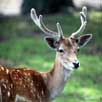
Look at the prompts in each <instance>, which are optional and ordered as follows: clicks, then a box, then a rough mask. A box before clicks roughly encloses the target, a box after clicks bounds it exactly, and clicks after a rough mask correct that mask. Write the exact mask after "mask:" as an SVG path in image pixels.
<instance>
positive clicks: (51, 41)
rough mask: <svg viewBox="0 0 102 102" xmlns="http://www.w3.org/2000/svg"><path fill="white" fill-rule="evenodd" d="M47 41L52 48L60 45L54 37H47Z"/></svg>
mask: <svg viewBox="0 0 102 102" xmlns="http://www.w3.org/2000/svg"><path fill="white" fill-rule="evenodd" d="M45 41H46V42H47V44H48V46H49V47H50V48H52V49H56V48H57V47H58V42H57V41H56V40H55V39H54V38H52V37H45Z"/></svg>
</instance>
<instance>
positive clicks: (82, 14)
mask: <svg viewBox="0 0 102 102" xmlns="http://www.w3.org/2000/svg"><path fill="white" fill-rule="evenodd" d="M86 16H87V8H86V7H85V6H84V7H83V8H82V11H81V12H80V20H81V26H80V28H79V29H78V30H77V31H76V32H74V33H72V35H71V37H73V38H76V37H77V36H78V34H80V33H82V32H83V31H84V29H85V27H86V24H87V19H86Z"/></svg>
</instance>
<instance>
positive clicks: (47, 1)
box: [22, 0, 73, 14]
mask: <svg viewBox="0 0 102 102" xmlns="http://www.w3.org/2000/svg"><path fill="white" fill-rule="evenodd" d="M56 5H57V6H56ZM63 6H64V7H68V6H73V2H72V0H24V2H23V5H22V13H23V14H29V11H30V9H31V8H36V9H37V11H38V12H39V13H47V14H48V13H56V12H58V11H60V9H61V8H62V7H63Z"/></svg>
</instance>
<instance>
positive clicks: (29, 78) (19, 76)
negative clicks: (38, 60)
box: [0, 66, 49, 102]
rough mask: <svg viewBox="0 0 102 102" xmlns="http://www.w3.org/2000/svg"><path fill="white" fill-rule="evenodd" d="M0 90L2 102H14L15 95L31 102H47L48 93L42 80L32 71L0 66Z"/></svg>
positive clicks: (39, 75) (38, 74)
mask: <svg viewBox="0 0 102 102" xmlns="http://www.w3.org/2000/svg"><path fill="white" fill-rule="evenodd" d="M0 88H1V95H2V96H0V97H1V98H2V102H14V101H15V98H16V95H19V96H23V97H25V98H27V99H30V100H31V102H48V101H47V98H48V97H49V96H48V95H49V92H48V89H47V87H46V85H45V83H44V80H43V78H42V76H41V74H40V73H38V72H36V71H33V70H28V69H8V68H4V67H3V66H0ZM0 102H1V101H0ZM20 102H21V101H20ZM27 102H28V101H27Z"/></svg>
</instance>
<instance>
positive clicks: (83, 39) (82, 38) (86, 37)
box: [78, 34, 92, 47]
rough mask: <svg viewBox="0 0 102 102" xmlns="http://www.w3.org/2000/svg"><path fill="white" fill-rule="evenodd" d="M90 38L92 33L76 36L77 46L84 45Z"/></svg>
mask: <svg viewBox="0 0 102 102" xmlns="http://www.w3.org/2000/svg"><path fill="white" fill-rule="evenodd" d="M91 38H92V34H86V35H83V36H80V37H79V38H78V45H79V47H83V46H85V45H86V44H87V43H88V42H89V41H90V39H91Z"/></svg>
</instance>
